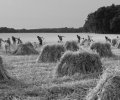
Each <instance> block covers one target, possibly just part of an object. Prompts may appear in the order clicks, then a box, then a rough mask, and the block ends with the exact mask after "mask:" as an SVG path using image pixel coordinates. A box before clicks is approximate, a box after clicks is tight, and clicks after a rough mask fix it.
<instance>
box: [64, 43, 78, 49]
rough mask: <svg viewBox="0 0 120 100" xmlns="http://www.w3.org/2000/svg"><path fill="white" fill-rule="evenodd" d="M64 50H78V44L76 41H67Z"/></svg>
mask: <svg viewBox="0 0 120 100" xmlns="http://www.w3.org/2000/svg"><path fill="white" fill-rule="evenodd" d="M65 48H66V50H71V51H77V50H79V46H78V44H77V42H76V41H67V42H66V43H65Z"/></svg>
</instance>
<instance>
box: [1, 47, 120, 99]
mask: <svg viewBox="0 0 120 100" xmlns="http://www.w3.org/2000/svg"><path fill="white" fill-rule="evenodd" d="M37 50H38V51H39V52H41V48H37ZM85 50H86V51H87V50H88V49H87V48H85ZM112 52H113V54H115V55H117V57H110V58H107V57H106V58H105V57H104V58H101V61H102V64H103V67H104V70H105V69H109V70H112V69H114V68H115V67H116V66H118V67H120V63H119V60H120V57H119V56H120V49H117V48H114V47H112ZM0 56H1V57H2V58H3V64H4V67H5V69H6V70H7V72H8V74H9V76H10V77H12V78H14V79H16V80H12V81H6V82H3V81H2V82H0V100H85V97H86V95H87V94H88V92H89V91H90V90H91V89H93V88H94V87H95V86H96V85H97V82H98V80H99V79H100V75H99V74H98V73H94V74H86V75H79V74H75V75H73V76H64V77H60V78H55V77H54V70H55V67H56V66H57V64H58V62H56V63H37V62H36V59H37V58H38V56H39V55H29V56H27V55H26V56H18V55H10V54H5V52H4V51H3V50H0Z"/></svg>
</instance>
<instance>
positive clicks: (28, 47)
mask: <svg viewBox="0 0 120 100" xmlns="http://www.w3.org/2000/svg"><path fill="white" fill-rule="evenodd" d="M13 54H15V55H31V54H38V51H36V50H35V49H34V47H33V45H32V44H31V43H30V42H28V43H25V44H20V45H18V47H17V49H16V50H15V51H14V52H13Z"/></svg>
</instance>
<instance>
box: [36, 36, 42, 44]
mask: <svg viewBox="0 0 120 100" xmlns="http://www.w3.org/2000/svg"><path fill="white" fill-rule="evenodd" d="M37 38H38V41H39V45H40V46H41V45H43V37H40V36H37Z"/></svg>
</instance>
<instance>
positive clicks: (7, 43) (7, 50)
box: [4, 38, 11, 53]
mask: <svg viewBox="0 0 120 100" xmlns="http://www.w3.org/2000/svg"><path fill="white" fill-rule="evenodd" d="M4 42H5V51H6V53H7V52H10V46H11V41H10V38H8V39H7V40H5V41H4Z"/></svg>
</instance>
